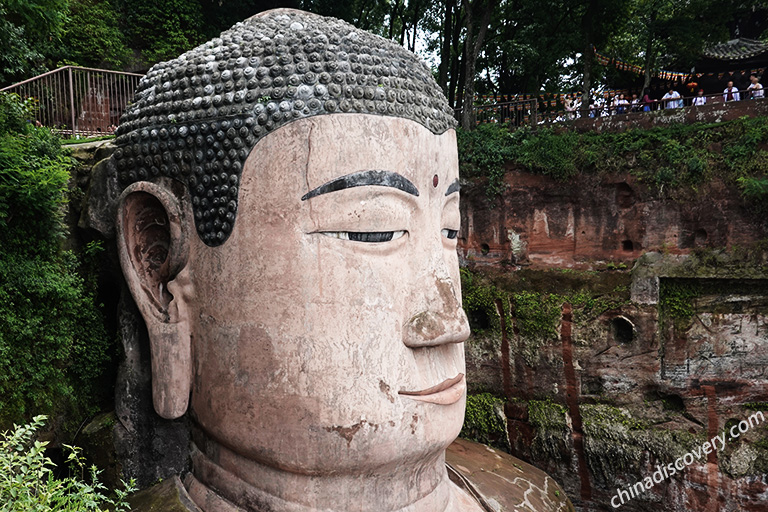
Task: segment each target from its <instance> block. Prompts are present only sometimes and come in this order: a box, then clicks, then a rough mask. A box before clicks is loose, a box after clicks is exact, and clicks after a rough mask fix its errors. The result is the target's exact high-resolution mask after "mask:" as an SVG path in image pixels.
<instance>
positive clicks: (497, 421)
mask: <svg viewBox="0 0 768 512" xmlns="http://www.w3.org/2000/svg"><path fill="white" fill-rule="evenodd" d="M460 435H461V437H463V438H465V439H469V440H472V441H476V442H478V443H483V444H488V445H492V446H495V447H497V448H501V449H505V450H507V451H508V450H509V443H508V442H507V424H506V416H505V415H504V400H503V399H501V398H497V397H495V396H493V395H492V394H490V393H480V394H477V395H467V409H466V413H465V414H464V425H463V426H462V428H461V434H460Z"/></svg>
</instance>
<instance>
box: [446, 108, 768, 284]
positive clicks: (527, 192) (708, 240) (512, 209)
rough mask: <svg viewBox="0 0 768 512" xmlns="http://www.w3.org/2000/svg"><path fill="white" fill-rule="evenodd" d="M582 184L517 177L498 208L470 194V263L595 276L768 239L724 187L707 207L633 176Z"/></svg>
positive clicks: (464, 250)
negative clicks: (620, 266)
mask: <svg viewBox="0 0 768 512" xmlns="http://www.w3.org/2000/svg"><path fill="white" fill-rule="evenodd" d="M767 101H768V100H767ZM579 179H580V183H579V186H574V184H573V183H572V182H562V181H556V180H553V179H551V178H549V177H546V176H541V175H535V174H531V173H528V172H524V171H522V170H519V169H510V171H509V172H508V173H507V174H506V176H505V184H506V185H507V187H508V190H507V191H506V192H505V193H504V194H503V196H502V197H500V198H498V199H497V200H496V204H495V205H494V206H493V207H492V208H491V207H490V206H489V204H488V201H487V198H486V193H485V189H484V187H483V186H481V185H467V186H465V187H463V188H462V197H461V201H462V230H461V233H460V235H459V249H460V251H459V252H460V254H461V256H462V259H463V261H466V262H471V263H472V264H480V265H484V264H491V265H499V264H508V265H512V266H514V265H518V266H519V265H523V266H528V265H532V266H534V267H536V266H542V267H548V266H559V267H572V268H594V267H596V266H598V265H600V264H601V263H602V264H605V263H606V262H624V263H625V264H629V263H631V262H632V261H633V260H634V259H636V258H638V257H640V256H641V255H642V254H644V253H646V252H648V251H662V250H663V251H666V252H668V253H672V254H687V253H690V252H691V251H693V250H695V249H701V248H708V247H709V248H715V247H726V246H732V245H740V246H746V245H748V244H750V243H752V242H754V241H756V240H760V239H762V238H766V237H768V224H766V223H765V222H764V220H763V219H762V218H760V217H759V216H755V215H754V213H753V212H751V211H749V210H748V209H747V208H746V207H745V205H744V201H743V199H742V196H741V191H740V190H738V189H737V188H736V187H727V186H725V185H724V184H723V183H720V182H718V181H717V180H715V181H713V182H712V183H710V184H709V185H706V186H703V187H702V190H700V193H701V197H706V198H707V200H706V201H673V200H668V199H660V198H658V197H655V196H654V195H653V194H651V193H650V192H649V189H648V188H647V187H646V186H645V185H644V184H642V183H639V182H637V180H636V179H635V178H634V177H633V176H631V175H611V176H610V177H606V178H600V177H596V176H581V177H580V178H579ZM646 285H647V283H646ZM644 286H645V285H644Z"/></svg>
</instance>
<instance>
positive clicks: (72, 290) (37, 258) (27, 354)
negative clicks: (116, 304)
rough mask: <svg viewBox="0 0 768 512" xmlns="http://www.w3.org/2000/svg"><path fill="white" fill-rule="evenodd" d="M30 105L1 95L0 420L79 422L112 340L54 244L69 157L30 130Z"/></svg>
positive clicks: (88, 262) (79, 264) (88, 256)
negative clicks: (64, 416)
mask: <svg viewBox="0 0 768 512" xmlns="http://www.w3.org/2000/svg"><path fill="white" fill-rule="evenodd" d="M32 107H33V104H32V103H30V102H25V103H22V102H20V101H18V98H13V97H12V96H9V95H0V123H1V124H0V396H2V397H3V398H2V400H1V401H0V427H7V426H9V425H10V424H11V423H12V422H15V423H20V422H23V421H26V420H29V418H31V417H32V415H33V414H38V413H45V414H54V413H64V412H68V413H70V414H69V416H68V417H69V420H70V421H71V422H76V423H79V421H80V420H81V419H82V416H84V415H86V414H88V413H89V412H91V410H92V409H93V408H94V407H97V404H98V402H99V400H100V398H105V397H108V396H109V390H110V386H104V385H102V382H101V380H100V378H101V377H102V374H103V373H104V369H105V367H106V366H108V364H107V363H108V362H109V361H110V358H111V356H112V353H113V351H114V348H112V340H110V339H109V338H108V337H107V335H106V333H105V328H104V321H103V318H102V315H101V313H100V311H99V309H98V307H97V305H96V304H95V287H96V283H95V282H93V278H89V279H87V280H86V279H84V278H83V277H81V274H80V273H79V271H80V270H83V271H84V272H83V274H85V275H93V273H90V274H89V273H88V271H87V270H89V269H90V270H92V268H90V267H91V266H92V265H93V264H94V261H95V259H96V258H97V256H98V253H99V252H100V248H99V246H98V244H92V245H91V246H89V250H88V251H86V252H85V254H84V257H83V259H81V260H78V258H77V257H76V256H75V255H74V254H73V253H72V252H70V251H62V250H61V248H60V247H61V241H62V236H63V234H64V225H63V205H64V202H65V200H66V197H67V182H68V180H69V167H70V165H71V162H70V159H69V158H68V157H66V156H65V155H64V154H63V153H62V150H61V146H60V144H59V139H58V137H57V136H56V135H55V134H53V133H51V131H49V130H47V129H45V128H36V127H34V126H33V125H32V124H30V123H29V122H27V119H30V118H31V112H30V109H31V108H32Z"/></svg>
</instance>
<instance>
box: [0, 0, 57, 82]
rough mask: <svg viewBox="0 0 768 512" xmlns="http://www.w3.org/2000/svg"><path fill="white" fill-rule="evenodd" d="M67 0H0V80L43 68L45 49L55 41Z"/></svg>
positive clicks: (22, 75) (25, 74)
mask: <svg viewBox="0 0 768 512" xmlns="http://www.w3.org/2000/svg"><path fill="white" fill-rule="evenodd" d="M66 15H67V0H3V1H2V2H0V48H2V52H0V83H9V82H11V81H13V80H16V79H20V78H23V77H26V76H29V75H31V74H33V73H34V72H36V71H44V70H45V68H44V59H45V54H46V50H47V49H48V48H50V47H51V46H54V45H56V44H57V43H58V39H59V36H60V35H61V33H62V31H63V29H64V22H65V20H66Z"/></svg>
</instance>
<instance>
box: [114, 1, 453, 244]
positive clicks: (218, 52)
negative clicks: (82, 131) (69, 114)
mask: <svg viewBox="0 0 768 512" xmlns="http://www.w3.org/2000/svg"><path fill="white" fill-rule="evenodd" d="M339 113H342V114H343V113H358V114H370V115H377V116H387V117H395V118H402V119H408V120H411V121H414V122H416V123H418V124H419V125H421V126H422V127H424V128H426V129H427V130H428V131H430V132H431V133H433V134H442V133H444V132H445V131H446V130H448V129H449V128H451V127H453V126H454V125H455V121H454V119H453V117H452V110H451V109H450V107H449V105H448V102H447V101H446V99H445V97H444V96H443V94H442V92H441V90H440V88H439V87H438V86H437V84H436V83H435V81H434V79H433V78H432V76H431V72H430V70H429V69H428V68H427V67H426V66H425V65H424V64H423V63H422V62H421V61H420V60H419V59H418V58H417V57H416V56H415V55H413V54H412V53H410V52H408V51H407V50H405V49H404V48H402V47H401V46H399V45H397V44H395V43H393V42H391V41H388V40H386V39H383V38H381V37H378V36H374V35H373V34H369V33H367V32H364V31H360V30H357V29H356V28H355V27H353V26H352V25H349V24H347V23H345V22H343V21H340V20H336V19H333V18H326V17H322V16H317V15H313V14H309V13H304V12H301V11H293V10H277V11H272V12H268V13H265V14H261V15H258V16H254V17H253V18H250V19H249V20H246V21H244V22H242V23H238V24H237V25H235V26H234V27H232V28H231V29H230V30H228V31H226V32H224V33H222V34H221V36H220V37H218V38H215V39H213V40H211V41H209V42H208V43H206V44H204V45H201V46H199V47H198V48H195V49H193V50H191V51H189V52H187V53H185V54H184V55H182V56H180V57H179V58H177V59H174V60H172V61H169V62H165V63H160V64H158V65H156V66H154V67H153V68H152V69H151V70H150V71H149V72H148V73H147V75H146V76H145V77H144V78H143V79H142V81H141V83H140V85H139V89H138V91H137V93H136V97H135V100H134V102H133V104H132V105H131V106H130V107H129V109H128V110H127V112H126V114H125V116H124V117H123V119H122V121H121V125H120V127H119V128H118V131H117V135H118V137H117V139H116V144H117V146H118V149H117V150H116V151H115V154H114V156H113V160H112V163H113V164H114V170H115V172H116V173H117V176H118V179H119V181H120V183H121V184H122V185H123V186H127V185H128V184H130V183H133V182H136V181H142V180H151V179H153V178H154V177H157V176H169V177H172V178H175V179H178V180H180V181H182V182H183V183H185V184H186V185H187V186H188V188H189V191H190V196H191V197H192V201H193V211H194V214H195V223H196V226H197V230H198V233H199V235H200V238H201V239H202V240H203V241H204V242H205V243H206V244H207V245H211V246H216V245H220V244H221V243H223V242H224V241H225V240H226V239H227V238H228V237H229V234H230V233H231V231H232V228H233V225H234V221H235V218H236V215H237V209H238V202H239V185H240V180H241V178H242V170H243V165H244V164H245V161H246V159H247V158H248V156H249V154H251V151H252V150H253V149H254V147H255V146H256V144H257V142H258V141H259V140H260V139H262V138H264V137H266V136H267V135H268V134H270V133H272V132H276V131H278V130H279V128H281V127H282V126H285V125H287V124H289V123H291V122H293V121H296V120H299V119H304V118H307V117H312V116H320V115H328V114H339ZM296 143H301V142H300V141H296Z"/></svg>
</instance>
